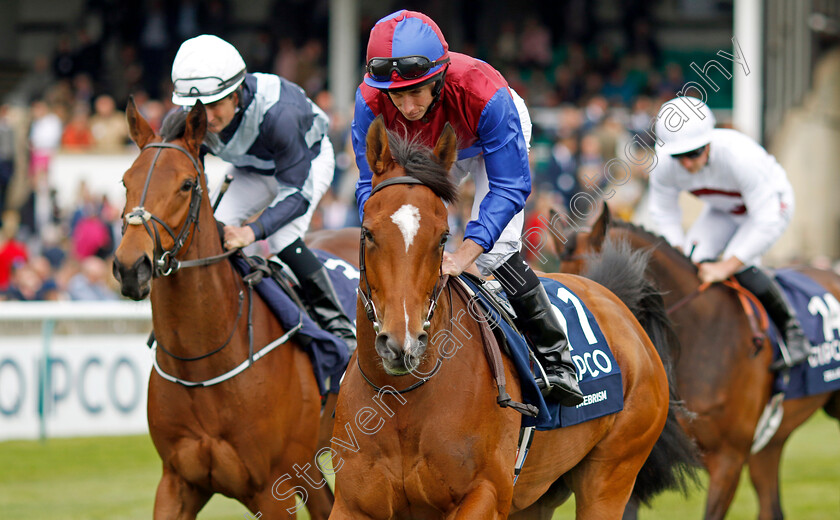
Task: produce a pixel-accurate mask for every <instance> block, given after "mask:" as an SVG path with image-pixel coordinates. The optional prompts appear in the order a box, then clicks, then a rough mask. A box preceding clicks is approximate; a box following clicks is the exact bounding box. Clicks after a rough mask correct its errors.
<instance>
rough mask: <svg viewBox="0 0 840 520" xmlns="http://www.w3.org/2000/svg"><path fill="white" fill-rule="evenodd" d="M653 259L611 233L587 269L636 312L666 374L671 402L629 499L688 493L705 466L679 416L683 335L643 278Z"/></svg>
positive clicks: (595, 279) (648, 252) (632, 500)
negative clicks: (677, 378) (677, 372)
mask: <svg viewBox="0 0 840 520" xmlns="http://www.w3.org/2000/svg"><path fill="white" fill-rule="evenodd" d="M649 258H650V251H646V250H633V249H631V247H630V243H629V242H628V241H627V240H615V239H613V238H607V240H605V241H604V245H603V247H602V249H601V253H600V254H599V255H598V256H597V257H595V258H594V259H593V261H592V262H591V263H589V267H588V268H587V270H586V272H585V273H584V275H585V276H586V277H587V278H589V279H591V280H594V281H596V282H598V283H600V284H601V285H603V286H604V287H606V288H607V289H609V290H610V291H612V292H613V293H614V294H615V295H616V296H618V298H619V299H621V301H623V302H624V304H625V305H627V307H628V308H629V309H630V310H631V311H632V312H633V315H634V316H635V317H636V319H637V320H639V323H640V324H641V325H642V327H643V328H644V329H645V332H647V334H648V336H649V337H650V340H651V342H652V343H653V345H654V346H655V347H656V351H657V352H658V353H659V357H660V358H661V360H662V364H663V365H664V367H665V372H666V373H667V376H668V387H669V398H670V405H669V406H668V418H667V420H666V422H665V428H664V429H663V430H662V434H661V435H660V436H659V439H658V440H657V441H656V444H655V445H654V447H653V450H652V451H651V453H650V455H649V456H648V458H647V460H646V461H645V464H644V466H642V469H641V470H640V471H639V475H638V477H637V478H636V485H635V487H634V488H633V494H632V497H631V502H635V503H639V502H641V503H644V504H646V505H649V501H650V499H651V498H653V497H654V496H655V495H657V494H659V493H660V492H662V491H664V490H666V489H678V490H680V491H682V492H683V493H684V494H687V493H688V491H689V489H690V488H691V487H694V486H695V485H697V483H698V469H699V468H701V463H700V457H699V453H698V450H697V446H696V444H695V443H694V441H693V440H692V439H691V438H689V437H688V435H687V434H686V433H685V431H684V430H683V429H682V427H680V425H679V423H678V422H677V418H676V413H677V412H678V411H680V410H681V409H682V405H681V404H680V400H679V397H678V395H677V390H676V386H675V385H674V379H673V369H672V357H675V356H678V355H679V340H678V339H677V335H676V333H675V332H674V330H673V328H672V326H671V321H670V319H669V318H668V312H667V311H666V310H665V304H664V302H663V300H662V296H661V294H660V293H659V291H658V290H657V289H656V287H655V286H654V285H653V284H652V283H651V282H650V281H649V280H648V279H647V278H646V277H645V271H646V269H647V264H648V260H649ZM681 411H682V412H683V413H688V412H687V411H685V410H684V409H682V410H681Z"/></svg>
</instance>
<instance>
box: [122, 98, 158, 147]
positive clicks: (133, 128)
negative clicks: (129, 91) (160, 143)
mask: <svg viewBox="0 0 840 520" xmlns="http://www.w3.org/2000/svg"><path fill="white" fill-rule="evenodd" d="M125 118H126V120H127V121H128V135H130V136H131V140H132V141H134V142H135V143H136V144H137V146H139V147H140V148H143V147H144V146H146V145H147V144H149V141H151V140H152V139H154V137H155V132H154V130H152V127H151V126H149V123H147V122H146V120H145V119H143V116H142V115H140V111H139V110H137V105H136V104H135V103H134V96H129V98H128V106H126V108H125Z"/></svg>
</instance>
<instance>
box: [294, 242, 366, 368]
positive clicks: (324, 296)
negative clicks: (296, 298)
mask: <svg viewBox="0 0 840 520" xmlns="http://www.w3.org/2000/svg"><path fill="white" fill-rule="evenodd" d="M277 256H278V257H279V258H280V260H281V261H283V263H284V264H286V265H287V266H289V268H290V269H291V270H292V272H293V273H295V277H296V278H297V279H298V284H299V286H300V289H301V292H303V297H304V299H305V300H306V303H308V304H309V306H310V307H311V308H312V311H313V312H314V314H315V321H316V322H318V325H319V326H320V327H321V328H322V329H324V330H325V331H327V332H329V333H331V334H333V335H335V336H338V337H339V338H341V339H343V340H344V342H345V343H347V348H348V349H349V350H350V352H351V353H352V352H353V351H354V350H356V327H355V326H353V322H352V321H350V318H348V317H347V314H345V313H344V309H343V308H342V307H341V302H340V301H339V299H338V295H337V294H336V292H335V287H333V284H332V281H331V280H330V275H329V273H327V270H326V268H325V267H324V266H323V265H321V262H320V260H318V257H316V256H315V255H314V254H313V253H312V251H310V250H309V248H308V247H306V245H305V244H304V243H303V240H300V239H298V240H296V241H294V242H293V243H292V244H291V245H289V246H287V247H286V248H285V249H284V250H283V251H280V252H279V253H277ZM313 268H314V269H313Z"/></svg>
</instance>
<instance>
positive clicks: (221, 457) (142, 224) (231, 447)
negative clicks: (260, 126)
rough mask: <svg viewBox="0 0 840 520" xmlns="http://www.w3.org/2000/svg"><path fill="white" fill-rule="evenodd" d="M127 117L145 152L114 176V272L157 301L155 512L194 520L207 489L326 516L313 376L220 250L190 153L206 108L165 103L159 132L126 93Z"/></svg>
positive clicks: (264, 508) (259, 507)
mask: <svg viewBox="0 0 840 520" xmlns="http://www.w3.org/2000/svg"><path fill="white" fill-rule="evenodd" d="M127 117H128V123H129V129H130V134H131V138H132V139H133V140H134V142H135V143H136V144H137V145H138V146H139V147H140V149H141V151H140V155H139V156H138V157H137V159H136V160H135V161H134V164H133V165H132V166H131V167H130V168H129V169H128V171H126V173H125V175H124V177H123V183H124V184H125V188H126V209H125V211H124V218H125V227H124V234H123V237H122V241H121V243H120V246H119V248H118V249H117V251H116V258H115V260H114V275H115V277H116V278H117V280H118V281H119V282H120V286H121V290H122V293H123V294H124V295H125V296H128V297H130V298H132V299H135V300H140V299H143V298H145V297H147V296H149V298H150V300H151V303H152V322H153V326H154V331H155V336H156V338H157V343H158V349H157V351H156V352H155V362H156V370H155V371H153V372H152V374H151V378H150V380H149V399H148V417H149V432H150V434H151V438H152V441H153V442H154V445H155V448H156V449H157V451H158V454H159V455H160V457H161V459H162V461H163V476H162V477H161V480H160V483H159V484H158V488H157V494H156V496H155V504H154V518H155V519H158V520H162V519H179V520H187V519H194V518H196V514H197V513H198V511H199V510H200V509H201V508H202V507H203V506H204V505H205V504H206V503H207V501H208V500H209V499H210V497H211V496H212V495H213V494H214V493H221V494H223V495H226V496H228V497H231V498H234V499H236V500H238V501H239V502H241V503H242V504H244V505H245V506H246V507H247V508H248V509H249V510H250V511H251V512H252V513H254V514H257V513H261V514H262V515H264V516H265V517H266V518H272V519H273V518H295V513H294V511H295V509H296V508H297V507H298V506H296V502H295V498H294V497H295V494H296V493H298V494H301V495H304V498H305V499H306V500H305V501H306V505H307V507H308V508H309V510H310V513H311V515H312V518H313V519H318V518H320V519H324V518H327V516H328V515H329V511H330V509H331V505H332V494H331V492H330V491H329V488H328V487H327V486H321V487H320V488H316V486H317V484H319V482H318V481H317V480H316V477H314V474H313V472H314V471H316V470H314V468H312V466H313V465H316V464H317V462H316V461H315V460H314V457H315V454H316V451H317V446H316V443H317V439H318V432H319V420H320V419H319V418H320V416H321V398H320V395H319V389H318V384H317V382H316V380H315V376H314V373H313V368H312V364H311V362H310V359H309V357H308V355H307V354H306V352H305V351H304V350H303V349H302V348H301V347H300V346H298V345H297V344H296V343H295V338H294V336H292V337H291V338H290V337H289V336H290V335H289V334H288V331H286V330H284V329H283V328H282V327H281V325H280V323H279V322H278V321H277V319H276V318H275V317H274V315H273V314H272V312H271V310H270V309H269V308H268V307H267V306H266V304H265V303H264V302H263V300H262V299H261V298H260V297H259V296H258V295H256V294H255V293H254V292H252V291H251V290H250V288H249V286H248V285H247V284H246V283H245V282H244V281H243V278H242V276H240V275H239V274H238V273H237V272H236V271H235V270H234V268H233V266H232V264H231V262H229V261H228V260H227V256H228V254H227V253H225V251H224V249H223V248H222V244H221V240H220V237H219V230H218V227H217V223H216V220H215V219H214V218H213V208H212V206H211V203H210V199H209V197H208V190H207V183H206V177H205V175H204V174H203V172H202V164H201V161H200V160H198V157H199V147H200V145H201V143H202V140H203V138H204V135H205V132H206V129H207V117H206V113H205V109H204V107H203V106H202V105H201V103H198V104H196V106H195V107H194V108H193V109H192V110H191V111H190V112H189V113H188V114H187V113H186V112H177V113H174V114H172V115H171V116H170V117H169V118H167V120H166V122H165V123H164V127H163V131H162V134H163V138H161V137H158V136H156V135H155V134H154V132H153V131H152V129H151V127H150V126H149V125H148V123H147V122H146V121H145V120H144V119H143V117H142V116H141V115H140V114H139V113H138V111H137V109H136V107H135V105H134V102H133V100H132V101H130V102H129V104H128V108H127ZM132 208H133V209H132ZM356 247H357V246H356ZM353 251H354V252H355V251H357V249H356V248H355V247H354V249H353ZM357 260H358V257H355V258H353V257H351V259H350V261H351V262H352V263H354V264H355V263H356V261H357ZM275 347H276V348H275ZM272 349H273V350H272ZM269 352H270V354H269ZM263 355H264V356H265V357H262V356H263ZM199 383H202V384H199ZM325 415H327V414H325ZM329 415H331V414H329ZM326 422H329V421H325V423H326ZM329 427H330V429H331V424H330V426H329ZM301 468H302V469H301ZM307 472H308V473H309V474H308V475H307V474H306V473H307ZM317 479H320V476H318V477H317ZM307 480H309V481H311V482H312V483H311V484H310V482H308V481H307Z"/></svg>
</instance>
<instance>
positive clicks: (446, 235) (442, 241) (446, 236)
mask: <svg viewBox="0 0 840 520" xmlns="http://www.w3.org/2000/svg"><path fill="white" fill-rule="evenodd" d="M448 240H449V232H446V233H444V234H443V235H442V236H441V237H440V247H443V246H445V245H446V242H447V241H448Z"/></svg>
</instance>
